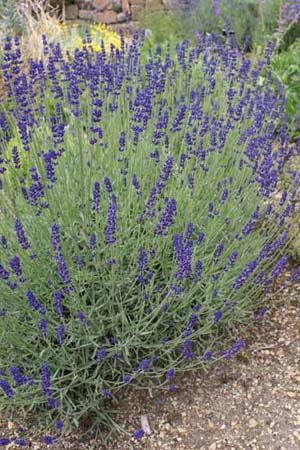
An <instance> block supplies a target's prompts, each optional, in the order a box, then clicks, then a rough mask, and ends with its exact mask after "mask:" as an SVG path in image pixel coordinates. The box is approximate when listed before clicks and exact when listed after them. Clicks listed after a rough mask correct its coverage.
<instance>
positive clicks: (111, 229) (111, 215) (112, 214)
mask: <svg viewBox="0 0 300 450" xmlns="http://www.w3.org/2000/svg"><path fill="white" fill-rule="evenodd" d="M116 220H117V201H116V196H115V195H113V194H112V195H111V196H110V203H109V210H108V214H107V219H106V228H105V242H106V243H107V244H114V243H115V242H116V237H115V232H116Z"/></svg>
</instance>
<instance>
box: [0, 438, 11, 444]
mask: <svg viewBox="0 0 300 450" xmlns="http://www.w3.org/2000/svg"><path fill="white" fill-rule="evenodd" d="M11 442H13V441H12V440H11V439H10V438H6V437H0V445H8V444H10V443H11Z"/></svg>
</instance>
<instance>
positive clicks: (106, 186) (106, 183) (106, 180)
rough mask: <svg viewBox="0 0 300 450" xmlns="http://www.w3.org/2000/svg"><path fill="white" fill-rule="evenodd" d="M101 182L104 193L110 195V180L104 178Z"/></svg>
mask: <svg viewBox="0 0 300 450" xmlns="http://www.w3.org/2000/svg"><path fill="white" fill-rule="evenodd" d="M103 182H104V187H105V190H106V192H108V193H109V194H111V193H112V191H113V188H112V185H111V181H110V179H109V178H108V177H104V180H103Z"/></svg>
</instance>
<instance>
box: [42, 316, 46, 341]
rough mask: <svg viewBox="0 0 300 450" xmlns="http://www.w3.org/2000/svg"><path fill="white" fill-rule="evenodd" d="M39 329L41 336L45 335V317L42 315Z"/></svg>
mask: <svg viewBox="0 0 300 450" xmlns="http://www.w3.org/2000/svg"><path fill="white" fill-rule="evenodd" d="M40 330H41V336H42V337H46V334H47V319H45V318H44V317H43V318H42V319H41V320H40Z"/></svg>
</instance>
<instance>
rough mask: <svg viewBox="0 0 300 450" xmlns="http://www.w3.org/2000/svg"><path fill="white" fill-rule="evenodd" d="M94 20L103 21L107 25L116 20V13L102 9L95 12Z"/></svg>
mask: <svg viewBox="0 0 300 450" xmlns="http://www.w3.org/2000/svg"><path fill="white" fill-rule="evenodd" d="M95 22H101V23H105V24H106V25H109V24H111V23H116V22H117V13H115V12H114V11H111V10H110V11H108V10H106V11H103V12H100V13H97V14H95Z"/></svg>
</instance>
